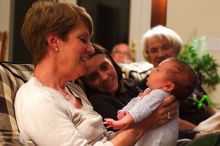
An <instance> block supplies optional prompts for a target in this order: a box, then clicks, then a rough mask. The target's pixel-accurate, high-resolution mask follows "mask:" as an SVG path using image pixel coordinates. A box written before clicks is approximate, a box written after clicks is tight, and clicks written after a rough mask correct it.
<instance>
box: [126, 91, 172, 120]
mask: <svg viewBox="0 0 220 146" xmlns="http://www.w3.org/2000/svg"><path fill="white" fill-rule="evenodd" d="M168 95H169V93H167V92H165V91H163V90H161V89H155V90H152V91H151V92H150V93H149V94H148V95H146V96H144V97H143V98H142V100H138V102H137V103H136V104H135V105H134V106H133V107H132V108H131V109H130V110H129V111H128V112H129V114H130V115H131V116H132V118H133V119H134V121H135V122H140V121H141V120H143V119H144V118H146V117H147V116H149V115H150V114H151V113H152V111H153V110H155V109H156V108H157V107H158V106H159V105H160V103H161V101H162V100H163V99H164V98H165V97H167V96H168Z"/></svg>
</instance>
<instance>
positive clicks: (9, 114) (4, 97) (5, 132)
mask: <svg viewBox="0 0 220 146" xmlns="http://www.w3.org/2000/svg"><path fill="white" fill-rule="evenodd" d="M33 69H34V67H33V65H31V64H11V63H6V62H5V63H0V142H1V141H2V140H4V141H7V140H8V139H10V138H9V137H10V135H12V137H14V135H15V136H16V133H17V134H18V127H17V123H16V119H15V112H14V98H15V95H16V92H17V90H18V88H19V87H20V86H21V85H22V84H23V83H25V82H26V81H27V80H28V79H29V78H30V76H31V74H32V72H33ZM5 136H8V139H7V138H6V137H5ZM12 140H13V139H12Z"/></svg>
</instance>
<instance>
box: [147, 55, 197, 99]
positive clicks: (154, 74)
mask: <svg viewBox="0 0 220 146" xmlns="http://www.w3.org/2000/svg"><path fill="white" fill-rule="evenodd" d="M147 85H148V86H149V88H150V89H158V88H160V89H163V90H164V91H167V92H169V93H171V94H172V95H174V96H175V97H176V98H177V99H178V100H179V101H182V100H184V99H185V98H187V97H188V96H190V95H191V94H192V92H193V90H194V88H195V87H196V86H197V77H196V74H195V72H194V71H193V69H192V68H191V67H190V66H189V65H188V64H186V63H184V62H183V61H180V60H178V59H176V58H168V59H166V60H164V61H163V62H161V63H160V64H159V65H158V67H157V68H153V69H152V70H151V73H150V74H149V77H148V80H147Z"/></svg>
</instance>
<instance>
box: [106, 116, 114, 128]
mask: <svg viewBox="0 0 220 146" xmlns="http://www.w3.org/2000/svg"><path fill="white" fill-rule="evenodd" d="M114 122H115V120H114V119H111V118H105V119H104V122H103V124H104V125H105V126H106V128H112V127H113V125H114Z"/></svg>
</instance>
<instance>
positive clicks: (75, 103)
mask: <svg viewBox="0 0 220 146" xmlns="http://www.w3.org/2000/svg"><path fill="white" fill-rule="evenodd" d="M58 91H59V92H60V93H61V94H62V95H63V96H64V97H65V98H66V99H67V100H68V101H69V102H71V103H72V104H73V106H74V107H75V108H77V109H80V108H82V106H83V105H82V101H81V99H80V98H78V97H75V96H74V94H73V92H72V91H71V90H70V89H69V88H68V87H67V86H65V87H64V89H62V90H58Z"/></svg>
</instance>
